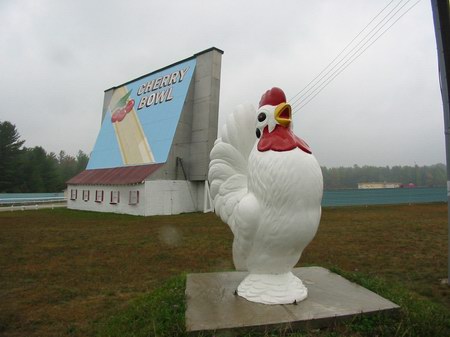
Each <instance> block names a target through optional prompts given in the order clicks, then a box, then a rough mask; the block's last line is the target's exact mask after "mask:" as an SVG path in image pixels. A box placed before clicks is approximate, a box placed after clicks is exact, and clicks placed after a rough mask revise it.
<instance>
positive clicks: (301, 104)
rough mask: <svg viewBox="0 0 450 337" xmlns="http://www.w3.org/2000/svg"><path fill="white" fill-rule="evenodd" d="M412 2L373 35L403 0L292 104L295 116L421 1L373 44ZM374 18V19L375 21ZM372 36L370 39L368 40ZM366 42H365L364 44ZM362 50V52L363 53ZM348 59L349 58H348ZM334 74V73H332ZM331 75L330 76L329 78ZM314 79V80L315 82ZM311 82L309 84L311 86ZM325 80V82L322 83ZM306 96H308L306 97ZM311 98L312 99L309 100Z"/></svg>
mask: <svg viewBox="0 0 450 337" xmlns="http://www.w3.org/2000/svg"><path fill="white" fill-rule="evenodd" d="M410 1H411V0H408V1H407V2H406V3H404V4H403V6H402V7H400V9H398V10H397V11H396V12H395V13H394V14H393V15H392V16H391V17H390V18H389V19H388V20H387V21H386V22H385V23H384V24H383V25H382V26H381V27H380V28H379V29H377V30H376V31H375V33H373V34H371V33H372V32H373V31H374V29H375V28H376V27H377V26H378V25H379V24H380V23H381V22H383V21H384V20H385V19H386V17H388V16H389V15H390V14H391V13H392V11H393V10H394V9H395V8H396V7H397V6H398V5H399V4H400V3H401V2H402V0H401V1H400V2H399V3H398V4H397V5H396V6H395V7H394V8H393V9H391V11H390V12H389V13H388V14H387V15H386V16H385V17H384V18H383V19H382V20H381V21H380V22H379V23H378V24H377V25H376V26H375V27H373V28H372V29H371V31H370V32H369V33H368V34H366V36H365V37H364V38H363V39H362V40H361V41H360V42H359V43H358V44H357V45H356V46H355V47H353V48H352V50H350V51H349V52H348V53H347V54H346V55H345V56H344V58H342V60H341V61H339V62H338V63H337V64H336V65H335V66H333V67H332V68H331V69H330V70H328V71H327V73H326V74H325V75H323V76H322V77H321V79H320V80H319V81H317V83H315V84H314V85H313V86H312V87H311V88H309V89H308V91H307V92H305V93H303V95H300V97H298V98H297V99H296V100H295V101H294V103H293V104H292V106H293V110H294V111H293V113H294V114H295V113H296V112H297V111H299V110H300V109H302V108H303V107H305V106H306V105H307V104H308V103H309V102H311V101H312V100H313V99H314V98H315V97H316V96H317V95H318V94H319V93H320V92H321V91H322V90H323V89H324V88H325V87H326V86H328V85H329V84H330V83H331V82H332V81H333V80H334V79H335V78H336V77H337V76H339V75H340V74H341V73H342V72H343V71H344V70H345V69H346V68H347V67H348V66H349V65H350V64H352V63H353V62H354V61H355V60H356V59H358V58H359V57H360V56H361V55H362V54H363V53H364V52H365V51H366V50H367V49H368V48H369V47H370V46H372V45H373V44H374V43H375V42H376V41H377V40H378V39H379V38H380V37H381V36H383V35H384V34H385V33H386V32H387V31H388V30H389V29H390V28H392V26H394V25H395V24H396V23H397V22H398V21H399V20H400V19H401V18H402V17H403V16H404V15H405V14H406V13H408V12H409V11H410V10H411V9H412V8H413V7H415V6H416V5H417V4H418V3H419V2H420V1H421V0H418V1H417V2H415V3H414V4H413V5H412V6H411V7H409V8H408V9H407V10H406V11H405V12H403V13H402V14H401V15H400V16H399V17H398V18H397V19H396V20H395V21H394V22H393V23H392V24H391V25H390V26H389V27H388V28H386V29H385V30H384V31H383V32H382V33H381V34H380V35H378V36H377V37H376V38H375V39H374V40H373V41H372V42H370V41H371V40H372V39H373V38H374V37H375V36H376V35H377V33H378V32H379V31H380V30H381V29H383V28H384V27H385V26H386V25H387V24H388V23H390V22H391V21H392V20H393V18H394V17H395V16H396V15H397V14H398V13H399V12H400V11H401V10H402V9H403V8H404V7H405V6H406V4H408V3H409V2H410ZM391 3H392V1H391V2H390V3H389V4H388V5H387V6H386V7H384V8H383V9H382V10H381V11H380V12H379V13H378V14H377V15H376V16H375V18H376V17H378V16H379V15H380V14H381V13H382V12H383V11H384V10H385V9H386V8H387V7H388V6H389V5H390V4H391ZM375 18H374V19H375ZM374 19H372V20H371V21H370V22H369V24H368V25H370V24H371V23H372V22H373V21H374ZM368 25H366V27H364V29H363V30H362V31H361V32H360V33H358V35H357V36H359V35H361V33H362V32H363V31H364V30H365V29H366V28H367V27H368ZM369 35H370V37H369V38H367V37H368V36H369ZM355 39H356V37H355V38H354V39H353V40H352V41H351V42H350V43H349V44H348V45H347V46H346V47H345V48H344V49H343V51H344V50H346V49H347V48H348V46H349V45H350V44H351V43H352V42H353V41H354V40H355ZM364 41H365V42H364ZM362 42H364V43H363V44H362V45H361V46H360V47H359V48H358V49H357V50H356V51H355V52H353V53H352V54H351V56H349V57H348V55H349V54H350V53H351V52H352V51H354V50H355V48H356V47H357V46H359V45H360V44H361V43H362ZM369 42H370V44H369V45H368V46H367V47H365V48H364V46H365V45H367V44H368V43H369ZM361 50H362V51H361ZM343 51H341V53H340V54H339V55H338V56H337V57H336V58H335V59H334V60H333V61H332V62H331V63H330V64H329V65H328V66H327V67H325V68H324V70H322V72H321V73H320V74H319V75H317V76H316V77H315V79H317V78H318V77H319V76H320V75H321V74H322V73H323V72H324V71H325V70H326V69H327V68H329V66H330V65H331V64H332V63H333V62H334V61H335V60H336V59H337V58H338V57H339V56H340V55H341V54H342V53H343ZM347 57H348V58H347ZM346 58H347V60H346V61H345V62H344V63H343V64H341V65H340V66H339V67H338V68H337V69H336V70H335V71H334V72H332V71H333V69H335V68H336V67H337V65H338V64H340V63H342V62H343V61H344V60H345V59H346ZM331 72H332V73H331ZM330 73H331V75H330V76H328V75H329V74H330ZM326 76H328V77H327V78H326V79H325V80H323V78H324V77H326ZM315 79H314V80H315ZM314 80H313V81H311V82H310V83H309V84H311V83H312V82H314ZM322 80H323V81H322ZM309 84H308V85H307V86H306V87H305V88H303V89H302V91H300V92H299V93H297V94H296V95H295V96H294V97H296V96H298V95H299V94H300V93H301V92H303V91H304V90H305V89H306V88H307V87H308V86H309ZM313 87H316V88H315V89H314V90H312V88H313ZM311 90H312V92H311V93H310V94H308V95H306V94H307V93H308V92H309V91H311ZM305 95H306V96H305ZM309 97H310V98H309ZM308 98H309V99H308ZM300 99H307V101H306V102H303V101H302V102H298V101H299V100H300Z"/></svg>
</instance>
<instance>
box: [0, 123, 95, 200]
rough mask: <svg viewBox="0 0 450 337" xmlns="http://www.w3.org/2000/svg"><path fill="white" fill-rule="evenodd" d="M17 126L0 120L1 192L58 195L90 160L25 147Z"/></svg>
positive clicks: (81, 155)
mask: <svg viewBox="0 0 450 337" xmlns="http://www.w3.org/2000/svg"><path fill="white" fill-rule="evenodd" d="M24 142H25V141H24V140H21V139H20V135H19V132H18V131H17V129H16V126H15V125H14V124H12V123H10V122H8V121H3V122H2V121H0V193H32V192H43V193H45V192H48V193H50V192H61V191H63V190H64V189H65V188H66V183H65V182H66V181H67V180H69V179H70V178H72V177H73V176H75V175H76V174H78V173H79V172H81V171H83V170H84V169H85V168H86V165H87V163H88V160H89V157H88V156H87V155H86V154H85V153H84V152H83V151H81V150H80V151H78V154H77V155H76V156H71V155H68V154H66V153H65V152H64V151H60V152H59V154H55V153H53V152H50V153H47V152H46V151H45V150H44V149H43V148H42V147H40V146H35V147H30V148H27V147H24V146H23V144H24Z"/></svg>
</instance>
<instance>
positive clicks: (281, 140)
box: [258, 125, 312, 154]
mask: <svg viewBox="0 0 450 337" xmlns="http://www.w3.org/2000/svg"><path fill="white" fill-rule="evenodd" d="M296 147H298V148H299V149H301V150H302V151H304V152H306V153H310V154H311V153H312V152H311V149H310V148H309V146H308V144H306V142H305V141H304V140H303V139H301V138H299V137H297V136H296V135H295V134H294V133H293V132H292V130H291V129H290V128H289V127H284V126H281V125H276V126H275V129H274V130H273V131H272V132H269V130H268V128H267V127H265V128H264V130H263V134H262V135H261V139H260V140H259V142H258V151H260V152H264V151H268V150H272V151H278V152H282V151H290V150H292V149H295V148H296Z"/></svg>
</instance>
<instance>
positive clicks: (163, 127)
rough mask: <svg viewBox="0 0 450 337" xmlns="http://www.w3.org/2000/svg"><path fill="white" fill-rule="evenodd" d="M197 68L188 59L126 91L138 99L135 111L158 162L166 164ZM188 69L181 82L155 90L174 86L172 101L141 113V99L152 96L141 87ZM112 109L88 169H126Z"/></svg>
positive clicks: (194, 63)
mask: <svg viewBox="0 0 450 337" xmlns="http://www.w3.org/2000/svg"><path fill="white" fill-rule="evenodd" d="M195 65H196V60H195V59H192V60H188V61H185V62H182V63H179V64H176V65H175V66H173V67H170V68H166V69H164V70H162V71H159V72H156V73H153V74H151V75H148V76H146V77H143V78H140V79H138V80H136V81H133V82H131V83H128V84H126V90H127V91H129V90H131V95H130V97H129V99H134V100H135V106H134V109H135V111H136V113H137V115H138V119H139V121H140V124H141V126H142V129H143V131H144V134H145V136H146V137H147V141H148V144H149V145H150V147H151V149H152V152H153V156H154V158H155V163H164V162H166V160H167V156H168V154H169V151H170V148H171V146H172V141H173V138H174V136H175V131H176V128H177V125H178V122H179V120H180V116H181V111H182V109H183V105H184V102H185V100H186V96H187V92H188V89H189V85H190V83H191V81H192V78H193V74H194V70H195ZM186 68H188V70H187V72H186V74H185V75H184V78H183V80H182V81H181V82H177V83H174V84H172V85H171V86H166V87H164V88H160V89H158V90H155V91H153V92H154V93H157V92H160V91H164V90H168V89H169V88H170V87H172V96H173V99H172V100H170V101H166V102H163V103H160V104H156V105H151V106H149V107H143V108H142V109H139V110H138V105H139V102H140V100H141V97H142V96H145V95H149V94H150V93H147V94H142V95H140V96H138V90H139V88H140V87H141V85H143V84H145V83H147V82H149V81H152V80H154V79H157V78H159V77H162V76H165V75H168V74H171V73H174V72H176V71H181V70H185V69H186ZM153 92H152V93H153ZM113 108H114V107H109V108H108V111H107V113H106V114H105V117H104V119H103V122H102V127H101V129H100V132H99V134H98V136H97V140H96V142H95V145H94V149H93V151H92V153H91V156H90V159H89V163H88V165H87V169H99V168H112V167H121V166H124V163H123V160H122V156H121V153H120V148H119V144H118V140H117V137H116V134H115V131H114V127H113V123H112V122H111V114H112V111H111V109H113Z"/></svg>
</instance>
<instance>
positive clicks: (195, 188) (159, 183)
mask: <svg viewBox="0 0 450 337" xmlns="http://www.w3.org/2000/svg"><path fill="white" fill-rule="evenodd" d="M204 184H205V182H204V181H195V182H190V181H186V180H152V181H146V182H145V183H144V184H138V185H114V186H110V185H94V186H91V185H69V186H68V187H67V199H68V200H67V207H68V208H70V209H80V210H86V211H96V212H113V213H122V214H133V215H145V216H150V215H170V214H180V213H189V212H198V211H203V208H204ZM72 189H76V190H77V199H76V200H71V199H70V197H71V190H72ZM83 190H89V191H90V193H89V200H88V201H84V200H83ZM96 190H103V191H104V198H103V202H101V203H98V202H95V191H96ZM111 191H119V193H120V201H119V203H118V204H111V203H110V198H111ZM130 191H139V203H138V204H137V205H129V193H130Z"/></svg>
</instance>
